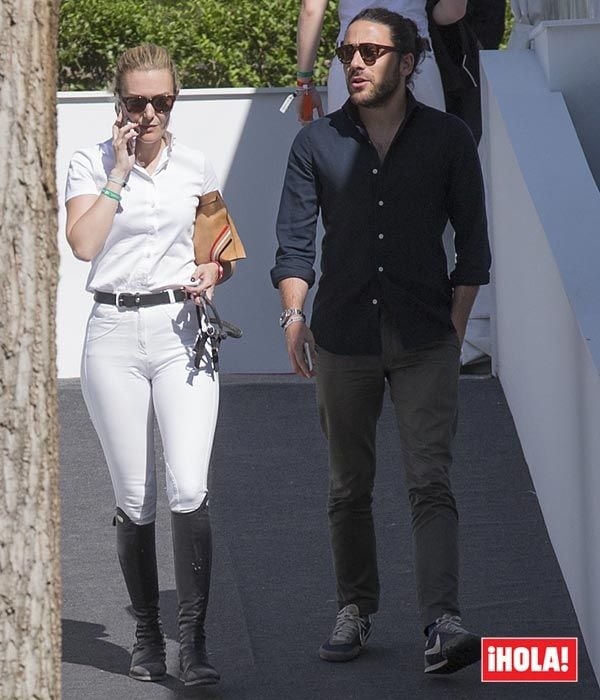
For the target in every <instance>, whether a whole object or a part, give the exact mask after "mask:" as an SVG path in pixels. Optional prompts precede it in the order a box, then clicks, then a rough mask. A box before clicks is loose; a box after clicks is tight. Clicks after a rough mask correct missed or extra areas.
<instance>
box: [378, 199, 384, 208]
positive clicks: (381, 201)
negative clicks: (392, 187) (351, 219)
mask: <svg viewBox="0 0 600 700" xmlns="http://www.w3.org/2000/svg"><path fill="white" fill-rule="evenodd" d="M377 204H379V206H380V207H382V206H383V200H382V199H380V200H379V201H378V202H377Z"/></svg>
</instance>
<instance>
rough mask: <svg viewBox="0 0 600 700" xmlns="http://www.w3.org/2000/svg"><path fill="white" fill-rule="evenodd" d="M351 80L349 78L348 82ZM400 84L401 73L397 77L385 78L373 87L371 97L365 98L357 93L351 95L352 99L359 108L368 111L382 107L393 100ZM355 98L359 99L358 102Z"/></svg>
mask: <svg viewBox="0 0 600 700" xmlns="http://www.w3.org/2000/svg"><path fill="white" fill-rule="evenodd" d="M349 80H350V76H348V81H349ZM399 83H400V73H397V74H396V75H391V76H389V77H388V78H385V79H384V80H383V81H382V82H381V83H380V84H379V85H377V86H376V87H375V86H373V91H372V92H371V94H370V95H369V96H363V94H361V93H357V92H355V93H351V94H350V99H351V101H352V102H353V104H355V105H356V106H357V107H365V108H366V109H374V108H376V107H382V106H383V105H384V104H386V103H387V102H389V101H390V100H391V99H392V97H393V95H394V93H395V92H396V90H397V89H398V85H399ZM355 97H357V98H358V100H357V101H355V99H354V98H355Z"/></svg>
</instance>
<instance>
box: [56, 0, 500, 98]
mask: <svg viewBox="0 0 600 700" xmlns="http://www.w3.org/2000/svg"><path fill="white" fill-rule="evenodd" d="M299 7H300V0H62V2H61V3H60V27H59V56H58V58H59V76H58V86H59V90H101V89H105V88H109V87H110V85H111V82H112V79H113V70H114V65H115V61H116V58H117V57H118V55H119V54H120V53H122V52H123V51H124V50H125V49H127V48H129V47H131V46H135V45H137V44H140V43H142V42H145V41H151V42H154V43H157V44H160V45H162V46H166V47H167V48H168V49H169V50H170V51H171V53H172V55H173V58H174V59H175V62H176V64H177V66H178V68H179V71H180V75H181V82H182V86H183V87H186V88H201V87H229V86H231V87H269V86H277V87H279V86H283V85H292V84H293V83H294V81H295V70H296V21H297V17H298V9H299ZM336 8H337V2H336V0H330V2H329V7H328V10H327V15H326V17H325V24H324V28H323V35H322V41H321V48H320V50H319V56H318V60H317V65H316V67H315V78H316V81H317V82H318V83H320V84H324V83H325V82H326V77H327V69H328V65H329V59H330V58H331V55H332V53H333V51H332V47H333V46H334V45H335V40H336V36H337V30H338V29H337V27H338V25H337V12H336ZM507 17H509V18H510V19H512V16H511V15H510V12H509V9H508V4H507Z"/></svg>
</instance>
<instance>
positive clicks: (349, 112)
mask: <svg viewBox="0 0 600 700" xmlns="http://www.w3.org/2000/svg"><path fill="white" fill-rule="evenodd" d="M422 107H423V105H422V104H421V103H420V102H418V101H417V100H416V99H415V96H414V95H413V94H412V92H411V91H410V90H409V89H408V88H406V114H405V115H404V120H403V124H405V123H406V122H407V120H408V118H409V117H410V116H411V115H412V113H413V112H414V111H415V110H419V109H421V108H422ZM342 112H343V113H344V114H345V115H346V116H347V117H348V119H350V121H351V122H352V123H353V124H354V126H355V127H356V128H357V129H358V130H359V131H360V132H361V134H363V135H364V134H366V133H367V130H366V129H365V125H364V124H363V123H362V120H361V118H360V114H359V111H358V107H357V106H356V105H355V104H354V103H353V102H352V101H351V100H350V98H348V99H347V100H346V102H344V104H343V106H342Z"/></svg>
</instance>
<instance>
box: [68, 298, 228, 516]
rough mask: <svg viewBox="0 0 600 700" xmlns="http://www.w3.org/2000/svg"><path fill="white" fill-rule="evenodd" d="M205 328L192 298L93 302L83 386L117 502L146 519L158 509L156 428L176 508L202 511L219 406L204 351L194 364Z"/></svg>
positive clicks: (171, 502)
mask: <svg viewBox="0 0 600 700" xmlns="http://www.w3.org/2000/svg"><path fill="white" fill-rule="evenodd" d="M197 331H198V321H197V317H196V310H195V305H194V303H193V302H192V301H186V302H181V303H175V304H161V305H159V306H152V307H142V308H120V309H119V308H117V307H115V306H110V305H108V304H97V303H96V304H94V307H93V309H92V312H91V314H90V317H89V320H88V324H87V330H86V337H85V344H84V348H83V356H82V360H81V386H82V392H83V397H84V399H85V403H86V405H87V408H88V411H89V414H90V417H91V419H92V422H93V424H94V427H95V428H96V432H97V433H98V437H99V438H100V442H101V444H102V448H103V450H104V456H105V458H106V462H107V464H108V469H109V472H110V476H111V480H112V485H113V489H114V492H115V500H116V505H117V506H118V507H119V508H121V509H122V510H123V511H124V512H125V513H126V514H127V515H128V517H129V518H131V520H132V521H133V522H135V523H137V524H139V525H145V524H147V523H149V522H152V521H153V520H154V518H155V514H156V469H155V457H154V439H153V426H154V416H156V419H157V422H158V427H159V430H160V434H161V438H162V444H163V451H164V458H165V465H166V481H167V497H168V501H169V507H170V509H171V510H172V511H175V512H178V513H186V512H191V511H193V510H195V509H196V508H198V507H199V506H200V505H201V504H202V501H203V500H204V498H205V496H206V493H207V476H208V466H209V462H210V455H211V451H212V445H213V439H214V433H215V427H216V422H217V412H218V407H219V379H218V375H217V374H216V373H214V372H213V368H212V364H211V361H210V357H209V353H208V351H207V349H205V352H204V355H203V357H202V362H201V364H200V368H199V369H198V370H196V368H195V367H194V353H193V346H194V343H195V340H196V335H197Z"/></svg>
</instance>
